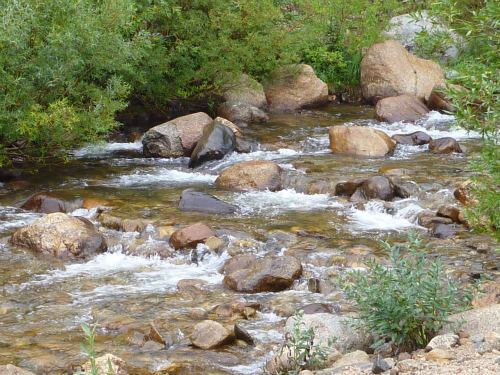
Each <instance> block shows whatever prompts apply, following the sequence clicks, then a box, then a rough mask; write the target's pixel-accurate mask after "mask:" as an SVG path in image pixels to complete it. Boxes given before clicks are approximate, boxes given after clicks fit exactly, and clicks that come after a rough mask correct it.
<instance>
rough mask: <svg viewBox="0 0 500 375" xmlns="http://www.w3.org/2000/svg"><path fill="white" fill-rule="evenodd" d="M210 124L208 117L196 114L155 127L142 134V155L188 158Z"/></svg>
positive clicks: (199, 113)
mask: <svg viewBox="0 0 500 375" xmlns="http://www.w3.org/2000/svg"><path fill="white" fill-rule="evenodd" d="M210 123H212V118H211V117H210V116H209V115H207V114H206V113H203V112H198V113H193V114H190V115H187V116H182V117H178V118H175V119H173V120H170V121H168V122H166V123H164V124H161V125H157V126H155V127H153V128H151V129H149V130H148V131H147V132H146V134H144V138H143V139H142V145H143V152H144V155H145V156H148V157H151V156H152V157H163V158H170V157H180V156H189V155H191V152H192V151H193V149H194V147H195V146H196V144H197V143H198V141H199V140H200V138H201V136H202V134H203V129H204V128H205V127H206V126H208V125H209V124H210Z"/></svg>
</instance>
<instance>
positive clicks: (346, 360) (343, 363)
mask: <svg viewBox="0 0 500 375" xmlns="http://www.w3.org/2000/svg"><path fill="white" fill-rule="evenodd" d="M343 367H372V363H371V361H370V357H369V356H368V354H366V352H364V351H362V350H355V351H354V352H350V353H347V354H344V355H343V356H342V357H341V358H340V359H339V360H338V361H336V362H335V363H334V364H333V365H332V366H330V368H329V369H328V370H330V369H339V368H343Z"/></svg>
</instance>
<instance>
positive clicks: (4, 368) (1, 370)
mask: <svg viewBox="0 0 500 375" xmlns="http://www.w3.org/2000/svg"><path fill="white" fill-rule="evenodd" d="M0 374H2V375H35V374H33V373H32V372H31V371H28V370H24V369H22V368H20V367H16V366H14V365H0Z"/></svg>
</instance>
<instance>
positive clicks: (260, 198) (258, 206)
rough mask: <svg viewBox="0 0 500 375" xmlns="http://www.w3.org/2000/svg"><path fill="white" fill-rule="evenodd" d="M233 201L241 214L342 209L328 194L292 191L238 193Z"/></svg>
mask: <svg viewBox="0 0 500 375" xmlns="http://www.w3.org/2000/svg"><path fill="white" fill-rule="evenodd" d="M233 200H234V203H235V204H236V205H237V206H239V207H240V211H241V212H242V213H243V214H265V215H277V214H279V213H280V212H283V211H314V210H322V209H326V208H334V207H342V205H341V204H339V203H338V202H335V201H333V200H332V199H331V198H330V196H329V195H328V194H312V195H309V194H304V193H298V192H296V191H295V190H294V189H285V190H280V191H277V192H272V191H251V192H245V193H239V194H236V196H235V197H234V199H233Z"/></svg>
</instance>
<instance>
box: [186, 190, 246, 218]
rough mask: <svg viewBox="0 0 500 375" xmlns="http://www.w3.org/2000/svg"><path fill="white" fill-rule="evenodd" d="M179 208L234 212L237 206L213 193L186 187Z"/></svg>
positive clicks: (215, 212)
mask: <svg viewBox="0 0 500 375" xmlns="http://www.w3.org/2000/svg"><path fill="white" fill-rule="evenodd" d="M179 209H180V210H181V211H186V212H202V213H206V214H232V213H234V212H236V210H237V207H236V206H233V205H232V204H229V203H226V202H224V201H222V200H220V199H219V198H216V197H214V196H213V195H210V194H207V193H203V192H201V191H196V190H194V189H186V190H184V191H183V192H182V194H181V199H180V201H179Z"/></svg>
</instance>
